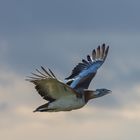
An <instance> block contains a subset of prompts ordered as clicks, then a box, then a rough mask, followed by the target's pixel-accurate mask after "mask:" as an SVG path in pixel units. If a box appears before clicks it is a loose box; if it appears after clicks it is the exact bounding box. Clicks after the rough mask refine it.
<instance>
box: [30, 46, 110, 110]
mask: <svg viewBox="0 0 140 140" xmlns="http://www.w3.org/2000/svg"><path fill="white" fill-rule="evenodd" d="M108 50H109V46H106V45H105V44H102V45H101V46H98V47H97V49H94V50H93V51H92V54H91V55H87V59H83V60H82V62H80V63H78V65H77V66H76V67H74V69H73V70H72V73H71V75H70V76H69V77H67V78H65V80H66V82H62V81H60V80H58V79H57V78H56V76H55V75H54V73H53V72H52V71H51V70H50V69H47V70H46V69H45V68H44V67H42V66H41V70H39V69H36V73H32V75H33V76H30V77H28V79H27V80H28V81H30V82H32V83H33V84H34V85H35V88H36V90H37V92H38V93H39V94H40V95H41V96H42V97H43V99H45V100H47V103H45V104H43V105H41V106H39V107H38V108H37V109H35V110H34V112H59V111H71V110H75V109H80V108H82V107H83V106H84V105H86V104H87V102H88V101H89V100H90V99H94V98H98V97H102V96H104V95H107V94H109V93H110V92H111V90H108V89H105V88H101V89H96V90H89V89H88V87H89V84H90V82H91V80H92V79H93V78H94V77H95V75H96V73H97V70H98V69H99V68H100V67H101V66H102V64H103V63H104V61H105V59H106V57H107V54H108Z"/></svg>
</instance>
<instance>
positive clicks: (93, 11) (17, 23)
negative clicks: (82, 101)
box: [0, 0, 140, 140]
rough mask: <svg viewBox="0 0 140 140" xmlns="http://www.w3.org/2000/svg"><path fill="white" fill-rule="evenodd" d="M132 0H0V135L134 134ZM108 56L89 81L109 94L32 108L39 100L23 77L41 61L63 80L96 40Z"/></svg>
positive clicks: (139, 31)
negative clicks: (56, 107)
mask: <svg viewBox="0 0 140 140" xmlns="http://www.w3.org/2000/svg"><path fill="white" fill-rule="evenodd" d="M139 5H140V1H139V0H133V1H132V0H117V1H115V0H104V1H103V0H102V1H101V0H59V1H58V0H40V1H38V0H23V1H18V0H0V118H1V119H0V138H1V139H4V140H19V139H20V140H25V139H27V140H29V139H34V140H38V139H42V140H44V139H51V140H56V139H62V140H65V139H67V140H71V139H80V140H85V139H86V140H91V139H94V140H112V139H113V140H132V139H139V138H140V136H139V130H140V62H139V60H140V55H139V52H140V16H139V13H140V8H139ZM102 43H106V44H107V45H109V46H110V50H109V54H108V57H107V59H106V61H105V63H104V65H103V66H102V67H101V68H100V69H99V71H98V73H97V75H96V77H95V78H94V79H93V80H92V82H91V84H90V87H89V88H90V89H97V88H107V89H110V90H112V94H110V95H107V96H104V97H102V98H98V99H95V100H91V101H90V102H89V103H88V104H87V105H86V106H85V107H84V108H82V109H80V110H75V111H71V112H59V113H33V112H32V111H33V110H34V109H35V108H36V107H38V106H40V105H41V104H44V103H45V100H43V99H42V98H41V97H40V96H39V95H38V94H37V92H36V90H35V89H34V86H33V85H32V84H31V83H29V82H27V81H25V79H26V76H28V75H30V73H31V72H33V71H34V70H35V69H36V68H39V67H40V66H45V67H48V68H50V69H51V70H52V71H53V72H54V73H55V75H56V76H57V77H58V78H59V79H60V80H62V81H63V80H64V78H65V77H67V76H69V74H70V73H71V70H72V69H73V67H74V66H75V65H76V64H77V63H79V62H81V59H83V58H86V55H87V54H91V52H92V50H93V49H95V48H96V47H97V46H98V45H101V44H102Z"/></svg>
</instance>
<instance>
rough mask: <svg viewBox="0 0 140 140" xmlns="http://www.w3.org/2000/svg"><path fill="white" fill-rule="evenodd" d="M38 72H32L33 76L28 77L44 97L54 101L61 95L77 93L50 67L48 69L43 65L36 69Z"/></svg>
mask: <svg viewBox="0 0 140 140" xmlns="http://www.w3.org/2000/svg"><path fill="white" fill-rule="evenodd" d="M36 71H37V74H36V73H32V75H33V76H32V77H29V76H28V78H29V79H26V80H28V81H30V82H32V83H33V84H35V88H36V90H37V91H38V93H39V94H40V95H41V96H42V97H43V99H45V100H47V101H49V102H53V101H55V100H57V99H59V98H61V97H64V96H69V95H70V94H73V95H74V96H75V95H76V92H74V90H73V89H71V88H70V87H69V86H68V85H66V84H64V83H62V82H60V81H59V80H57V78H56V76H55V75H54V73H53V72H52V71H51V70H50V69H48V71H47V70H46V69H45V68H44V67H42V66H41V70H38V69H36Z"/></svg>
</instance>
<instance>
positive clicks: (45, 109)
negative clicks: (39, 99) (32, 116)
mask: <svg viewBox="0 0 140 140" xmlns="http://www.w3.org/2000/svg"><path fill="white" fill-rule="evenodd" d="M48 106H49V103H46V104H43V105H41V106H39V107H38V108H37V109H35V110H34V111H33V112H46V111H48V110H49V109H48Z"/></svg>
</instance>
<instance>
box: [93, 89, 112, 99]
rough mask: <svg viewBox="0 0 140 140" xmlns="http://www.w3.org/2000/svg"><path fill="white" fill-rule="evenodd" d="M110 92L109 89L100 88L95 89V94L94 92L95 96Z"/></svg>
mask: <svg viewBox="0 0 140 140" xmlns="http://www.w3.org/2000/svg"><path fill="white" fill-rule="evenodd" d="M111 92H112V91H111V90H108V89H105V88H102V89H96V91H95V94H96V97H101V96H104V95H107V94H109V93H111Z"/></svg>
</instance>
